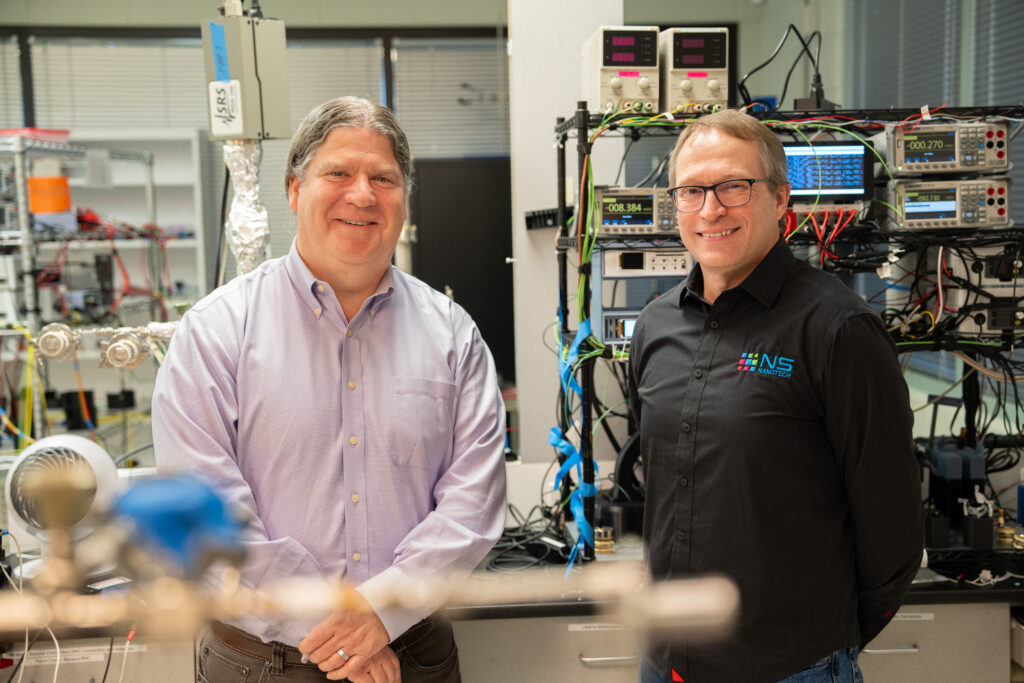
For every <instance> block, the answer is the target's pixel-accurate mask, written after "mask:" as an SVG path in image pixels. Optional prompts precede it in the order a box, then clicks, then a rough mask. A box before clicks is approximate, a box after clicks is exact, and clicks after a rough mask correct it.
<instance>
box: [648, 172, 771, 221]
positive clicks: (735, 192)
mask: <svg viewBox="0 0 1024 683" xmlns="http://www.w3.org/2000/svg"><path fill="white" fill-rule="evenodd" d="M769 182H771V179H770V178H733V179H732V180H723V181H722V182H720V183H715V184H714V185H680V186H679V187H673V188H672V189H671V190H669V191H668V196H669V197H672V204H673V205H674V206H675V207H676V211H678V212H679V213H693V212H694V211H700V210H701V209H703V208H704V200H705V199H706V198H707V192H708V190H711V191H712V192H714V193H715V197H716V198H717V199H718V203H719V204H721V205H722V206H724V207H726V208H729V209H734V208H736V207H737V206H745V205H746V204H747V202H749V201H750V195H751V193H752V190H753V187H754V183H769Z"/></svg>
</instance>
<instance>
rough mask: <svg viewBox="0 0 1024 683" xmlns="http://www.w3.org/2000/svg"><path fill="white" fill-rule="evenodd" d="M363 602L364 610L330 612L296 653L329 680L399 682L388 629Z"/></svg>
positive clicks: (396, 660)
mask: <svg viewBox="0 0 1024 683" xmlns="http://www.w3.org/2000/svg"><path fill="white" fill-rule="evenodd" d="M356 595H357V596H358V593H357V594H356ZM357 599H361V596H359V598H357ZM363 603H364V604H363V605H362V607H363V608H364V609H354V610H353V609H346V610H345V611H338V612H332V613H331V615H330V616H328V617H327V618H326V619H324V620H323V621H321V622H320V623H319V624H317V625H316V626H314V627H313V629H312V630H311V631H310V632H309V634H308V635H307V636H306V637H305V638H303V639H302V640H301V641H300V642H299V651H300V652H302V653H303V654H305V655H306V656H308V657H309V661H311V662H313V663H314V664H316V665H317V666H318V667H320V670H321V671H325V672H326V673H327V678H328V680H332V681H339V680H342V679H344V678H347V679H348V680H350V681H351V682H352V683H401V673H400V671H399V666H398V657H397V656H396V655H395V651H394V650H392V649H391V648H390V647H388V641H389V640H390V638H389V637H388V632H387V629H386V628H384V624H383V622H381V620H380V618H379V617H378V616H377V615H376V613H374V611H373V610H372V609H371V608H370V606H369V604H368V603H366V602H365V600H363ZM339 651H340V652H339ZM341 653H344V654H345V655H347V659H346V657H342V654H341Z"/></svg>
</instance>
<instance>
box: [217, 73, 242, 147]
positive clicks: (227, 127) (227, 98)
mask: <svg viewBox="0 0 1024 683" xmlns="http://www.w3.org/2000/svg"><path fill="white" fill-rule="evenodd" d="M209 87H210V134H211V135H214V136H220V135H241V134H242V128H243V125H242V86H241V84H240V83H239V82H238V79H235V78H233V79H231V80H230V81H212V82H211V83H210V86H209Z"/></svg>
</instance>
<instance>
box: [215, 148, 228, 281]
mask: <svg viewBox="0 0 1024 683" xmlns="http://www.w3.org/2000/svg"><path fill="white" fill-rule="evenodd" d="M230 180H231V172H230V171H229V170H228V167H227V165H225V166H224V191H223V192H222V193H221V196H220V233H219V234H218V237H217V262H216V263H214V264H213V286H214V288H216V287H217V286H218V285H220V279H221V277H222V276H223V275H224V273H222V272H221V270H220V268H221V265H220V264H221V260H222V259H223V256H224V234H225V232H226V230H227V220H228V182H229V181H230Z"/></svg>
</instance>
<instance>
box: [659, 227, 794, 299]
mask: <svg viewBox="0 0 1024 683" xmlns="http://www.w3.org/2000/svg"><path fill="white" fill-rule="evenodd" d="M797 263H798V261H797V260H796V257H795V256H793V253H792V252H791V251H790V250H789V244H787V243H786V240H784V239H782V238H781V237H780V238H779V241H778V242H776V243H775V246H773V247H772V248H771V250H769V252H768V253H767V254H765V257H764V258H763V259H761V262H760V263H758V264H757V266H755V267H754V270H753V271H752V272H751V273H750V275H748V276H747V277H746V279H744V280H743V282H741V283H740V284H739V286H738V287H737V289H742V290H743V291H745V292H746V293H747V294H749V295H750V296H752V297H753V298H754V299H755V300H756V301H758V302H759V303H760V304H761V305H762V306H764V307H765V308H771V307H772V305H773V304H774V303H775V300H776V299H777V298H778V296H779V292H781V291H782V286H783V285H784V284H785V282H786V278H787V277H788V276H789V273H790V271H792V270H793V268H794V267H795V266H796V265H797ZM703 291H704V275H703V273H701V270H700V264H699V263H698V264H696V265H695V266H694V268H693V270H691V271H690V275H689V277H687V278H686V284H685V286H684V287H683V290H682V292H681V294H680V297H679V305H680V306H682V305H683V302H684V301H686V299H687V298H689V297H696V298H697V299H699V300H703V298H704V297H703V296H702V292H703Z"/></svg>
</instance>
